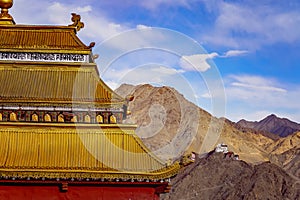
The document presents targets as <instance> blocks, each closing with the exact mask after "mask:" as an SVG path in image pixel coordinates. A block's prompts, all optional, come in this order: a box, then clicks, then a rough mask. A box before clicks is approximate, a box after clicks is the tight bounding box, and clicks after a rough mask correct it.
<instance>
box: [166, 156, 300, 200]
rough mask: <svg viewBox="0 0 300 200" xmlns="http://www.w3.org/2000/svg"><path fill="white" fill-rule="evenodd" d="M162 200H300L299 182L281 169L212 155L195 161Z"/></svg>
mask: <svg viewBox="0 0 300 200" xmlns="http://www.w3.org/2000/svg"><path fill="white" fill-rule="evenodd" d="M171 184H172V185H173V186H172V189H171V191H170V193H168V194H165V195H163V196H162V199H163V200H173V199H174V200H186V199H188V200H193V199H195V200H201V199H270V200H273V199H276V200H277V199H278V200H281V199H299V198H300V181H299V179H298V178H295V177H292V176H290V175H289V174H288V173H286V172H285V171H284V170H283V169H281V168H280V167H278V166H276V165H274V164H272V163H270V162H264V163H261V164H258V165H252V164H248V163H246V162H244V161H237V160H232V159H229V158H224V155H223V153H212V154H208V156H206V157H204V158H198V159H197V160H196V161H195V163H193V164H191V165H189V166H188V167H186V168H184V169H183V170H182V171H181V172H180V173H179V174H178V175H177V176H176V177H175V178H174V179H173V180H172V181H171Z"/></svg>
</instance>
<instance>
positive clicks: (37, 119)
mask: <svg viewBox="0 0 300 200" xmlns="http://www.w3.org/2000/svg"><path fill="white" fill-rule="evenodd" d="M31 121H33V122H38V121H39V116H38V115H37V114H35V113H34V114H33V115H31Z"/></svg>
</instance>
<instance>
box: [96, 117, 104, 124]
mask: <svg viewBox="0 0 300 200" xmlns="http://www.w3.org/2000/svg"><path fill="white" fill-rule="evenodd" d="M96 121H97V122H98V123H101V124H102V123H103V117H102V116H101V115H97V117H96Z"/></svg>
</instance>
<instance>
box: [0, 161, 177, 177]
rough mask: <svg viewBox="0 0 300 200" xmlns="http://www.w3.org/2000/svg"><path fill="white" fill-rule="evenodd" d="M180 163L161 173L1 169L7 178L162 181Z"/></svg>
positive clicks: (0, 174)
mask: <svg viewBox="0 0 300 200" xmlns="http://www.w3.org/2000/svg"><path fill="white" fill-rule="evenodd" d="M179 170H180V165H179V163H177V162H176V163H174V164H173V165H171V166H168V167H164V168H162V169H161V170H160V171H159V172H148V173H144V172H126V171H105V172H103V171H102V172H101V171H93V170H69V169H68V170H42V169H1V168H0V176H1V177H7V178H21V179H23V178H34V179H38V178H48V179H71V178H77V179H87V178H91V179H125V180H126V179H137V180H144V179H149V180H161V179H167V178H171V177H173V176H175V175H177V173H178V171H179Z"/></svg>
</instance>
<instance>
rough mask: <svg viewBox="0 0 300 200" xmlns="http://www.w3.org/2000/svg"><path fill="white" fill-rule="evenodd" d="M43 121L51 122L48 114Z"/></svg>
mask: <svg viewBox="0 0 300 200" xmlns="http://www.w3.org/2000/svg"><path fill="white" fill-rule="evenodd" d="M44 120H45V122H51V116H50V115H49V114H46V115H45V116H44Z"/></svg>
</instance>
